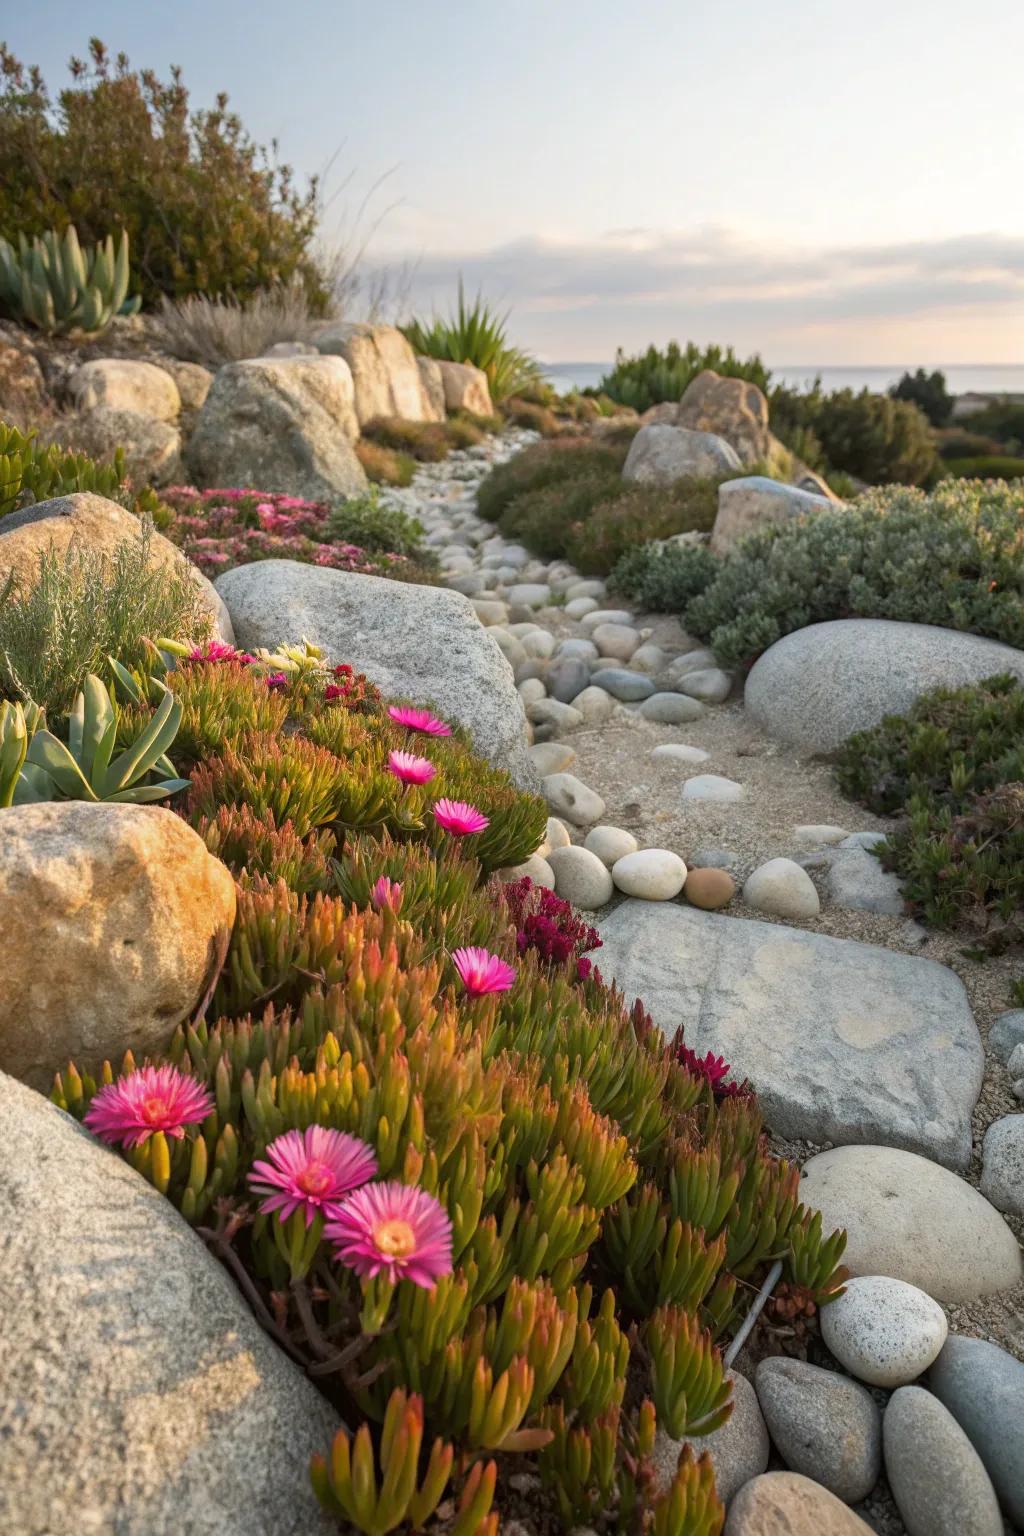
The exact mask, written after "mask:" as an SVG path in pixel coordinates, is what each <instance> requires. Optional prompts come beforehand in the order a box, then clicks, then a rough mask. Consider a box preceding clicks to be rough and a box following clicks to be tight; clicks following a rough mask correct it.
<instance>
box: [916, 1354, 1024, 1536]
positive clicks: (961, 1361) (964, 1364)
mask: <svg viewBox="0 0 1024 1536" xmlns="http://www.w3.org/2000/svg"><path fill="white" fill-rule="evenodd" d="M928 1386H929V1387H930V1388H931V1390H932V1391H933V1392H934V1393H935V1396H936V1397H937V1398H938V1399H939V1401H940V1403H944V1404H945V1406H946V1407H947V1408H948V1409H949V1411H950V1413H951V1414H952V1415H953V1417H954V1419H956V1421H957V1423H958V1424H959V1425H960V1428H961V1429H962V1430H963V1431H964V1433H965V1434H966V1435H967V1436H968V1438H969V1439H970V1442H971V1444H972V1445H973V1446H974V1449H975V1450H976V1451H977V1453H978V1455H979V1456H980V1457H981V1459H982V1461H983V1462H984V1463H985V1468H986V1471H987V1472H988V1475H989V1477H990V1478H991V1479H992V1483H993V1486H994V1487H995V1490H996V1493H997V1495H998V1496H999V1502H1000V1503H1001V1504H1002V1506H1003V1508H1004V1509H1005V1510H1006V1513H1007V1514H1008V1515H1009V1517H1010V1519H1011V1520H1014V1521H1016V1523H1017V1525H1019V1526H1021V1527H1022V1528H1024V1434H1022V1433H1019V1432H1018V1433H1016V1434H1015V1433H1013V1432H1012V1429H1011V1426H1014V1425H1016V1426H1017V1430H1018V1431H1020V1430H1021V1428H1024V1362H1022V1361H1020V1360H1015V1359H1014V1358H1013V1356H1012V1355H1010V1354H1008V1353H1007V1352H1006V1350H1005V1349H1000V1348H999V1346H998V1345H997V1344H990V1343H989V1342H988V1340H987V1339H969V1338H964V1337H962V1336H961V1335H960V1334H956V1333H953V1334H950V1336H949V1338H948V1339H947V1340H946V1342H945V1344H944V1345H943V1346H942V1353H941V1354H940V1355H939V1358H938V1359H937V1360H936V1362H935V1364H934V1365H933V1366H932V1368H931V1370H930V1371H929V1372H928Z"/></svg>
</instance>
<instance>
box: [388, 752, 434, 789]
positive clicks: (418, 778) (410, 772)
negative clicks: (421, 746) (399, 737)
mask: <svg viewBox="0 0 1024 1536" xmlns="http://www.w3.org/2000/svg"><path fill="white" fill-rule="evenodd" d="M388 772H389V773H393V774H394V776H395V778H396V779H401V781H402V783H403V784H426V782H427V780H428V779H432V778H433V777H434V774H435V772H436V769H435V768H434V765H433V763H432V762H431V761H430V759H429V757H417V756H416V754H415V752H389V753H388Z"/></svg>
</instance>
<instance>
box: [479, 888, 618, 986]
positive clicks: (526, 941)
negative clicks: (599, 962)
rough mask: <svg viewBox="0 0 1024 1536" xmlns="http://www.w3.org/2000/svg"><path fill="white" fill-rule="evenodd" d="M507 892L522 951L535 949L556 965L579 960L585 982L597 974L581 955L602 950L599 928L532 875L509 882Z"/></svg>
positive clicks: (517, 945)
mask: <svg viewBox="0 0 1024 1536" xmlns="http://www.w3.org/2000/svg"><path fill="white" fill-rule="evenodd" d="M503 895H504V897H505V905H506V906H507V907H508V911H509V916H510V917H511V918H512V921H513V922H514V923H515V925H516V947H517V948H518V950H519V953H520V954H525V952H526V950H528V949H535V950H536V951H537V953H538V954H539V955H540V957H541V959H542V960H547V961H548V962H549V963H550V964H554V965H566V964H567V963H568V962H569V961H570V960H576V961H577V974H578V976H579V979H580V980H581V981H586V980H587V978H588V977H589V976H591V975H592V974H594V972H593V966H592V963H591V962H590V961H589V960H587V961H582V960H581V956H582V955H584V954H585V953H586V951H587V950H588V949H600V947H601V939H600V937H599V935H598V932H597V929H596V928H591V926H590V924H589V923H585V922H584V921H583V919H582V918H581V917H580V916H579V914H578V913H576V912H574V911H573V909H572V906H571V904H570V903H569V902H568V901H563V900H562V898H561V897H560V896H556V895H555V893H554V891H549V890H546V889H545V888H544V886H542V885H534V883H533V881H532V880H531V879H530V878H529V877H528V876H524V877H523V879H522V880H515V881H513V882H512V884H511V885H506V886H505V887H504V891H503Z"/></svg>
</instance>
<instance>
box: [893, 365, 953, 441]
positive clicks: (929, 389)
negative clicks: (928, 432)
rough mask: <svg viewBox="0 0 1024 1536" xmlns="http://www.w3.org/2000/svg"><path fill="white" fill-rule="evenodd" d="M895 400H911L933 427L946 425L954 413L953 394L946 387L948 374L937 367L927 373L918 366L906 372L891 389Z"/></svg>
mask: <svg viewBox="0 0 1024 1536" xmlns="http://www.w3.org/2000/svg"><path fill="white" fill-rule="evenodd" d="M889 394H890V395H891V396H892V398H893V399H894V400H909V401H910V402H911V403H912V404H913V405H916V406H918V407H919V408H920V409H921V410H922V411H923V412H924V414H925V415H926V416H927V418H928V420H929V421H930V422H931V424H932V426H933V427H944V426H945V425H946V423H947V421H948V420H949V418H950V416H951V415H952V414H953V396H952V395H951V394H950V392H949V390H948V389H947V388H946V375H945V374H944V373H940V371H939V370H938V369H937V368H936V369H935V370H934V372H932V373H927V372H926V371H925V369H923V368H918V369H917V370H916V372H914V373H905V374H903V376H902V378H901V379H900V380H899V381H898V383H896V384H894V385H893V386H892V388H891V389H890V390H889Z"/></svg>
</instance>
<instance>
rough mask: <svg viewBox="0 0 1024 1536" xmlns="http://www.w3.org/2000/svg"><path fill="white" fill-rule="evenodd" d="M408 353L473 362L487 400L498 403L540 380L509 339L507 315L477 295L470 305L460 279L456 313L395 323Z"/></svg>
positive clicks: (527, 358)
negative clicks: (488, 395) (483, 377)
mask: <svg viewBox="0 0 1024 1536" xmlns="http://www.w3.org/2000/svg"><path fill="white" fill-rule="evenodd" d="M400 329H401V331H402V333H403V335H404V336H405V339H406V340H407V341H408V343H409V345H410V346H411V347H412V349H413V351H414V352H416V353H418V354H419V355H420V356H422V357H436V358H438V359H440V360H441V361H442V362H450V363H472V365H473V367H474V368H479V369H481V370H482V372H484V373H486V375H487V384H488V387H489V389H490V393H491V399H492V401H493V402H494V404H495V405H500V404H501V403H502V401H503V400H507V399H508V398H509V396H510V395H518V394H521V393H522V391H523V390H524V389H527V388H528V387H529V386H530V385H531V384H533V383H535V382H536V381H537V380H538V379H539V378H540V369H539V368H538V366H537V364H536V362H535V361H534V359H533V358H532V357H530V355H529V353H527V352H523V351H521V350H520V348H519V347H514V346H513V345H512V344H511V342H510V341H509V339H508V315H507V314H505V315H500V314H498V312H497V310H495V309H492V308H491V306H490V305H489V304H488V303H487V302H486V301H485V300H484V297H483V295H482V294H479V293H478V294H477V296H476V298H475V299H474V300H473V302H472V303H471V304H470V303H468V302H467V300H466V294H465V290H464V289H463V286H462V280H461V278H460V279H459V295H458V302H457V305H456V309H455V313H454V314H453V315H449V316H448V318H447V319H442V318H441V317H440V316H437V315H435V316H434V318H433V319H432V320H431V321H429V322H427V321H424V320H417V319H413V320H409V321H408V322H407V323H406V324H405V325H403V326H401V327H400Z"/></svg>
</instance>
